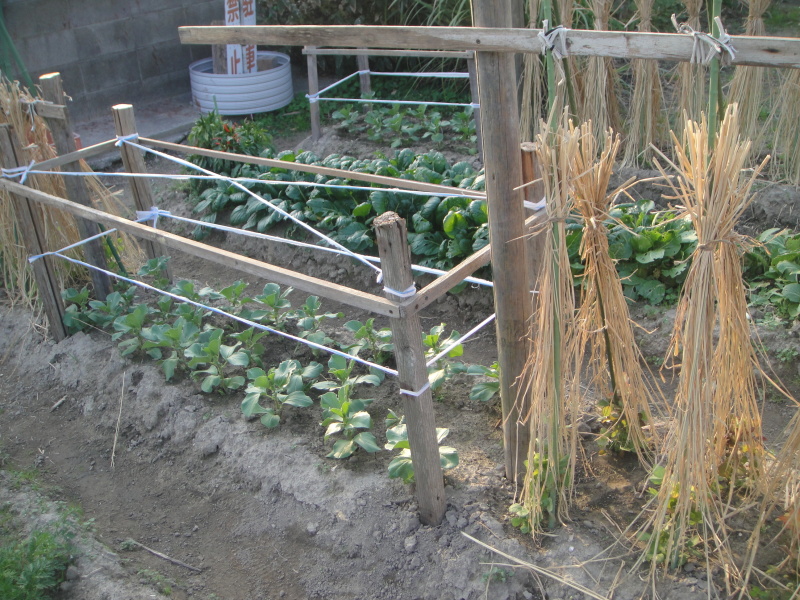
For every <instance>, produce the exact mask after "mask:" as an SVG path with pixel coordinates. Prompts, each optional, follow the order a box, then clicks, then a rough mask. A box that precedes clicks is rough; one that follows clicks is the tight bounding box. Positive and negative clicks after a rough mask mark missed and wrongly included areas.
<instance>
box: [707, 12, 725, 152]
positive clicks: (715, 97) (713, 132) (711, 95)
mask: <svg viewBox="0 0 800 600" xmlns="http://www.w3.org/2000/svg"><path fill="white" fill-rule="evenodd" d="M721 13H722V0H713V2H712V4H711V14H709V15H708V20H709V21H711V35H712V36H713V37H714V38H716V39H719V34H720V31H719V25H717V19H716V17H719V16H720V14H721ZM719 67H720V63H719V56H718V55H717V56H714V58H712V59H711V65H710V67H709V81H708V145H709V148H708V149H709V150H712V149H713V148H714V144H715V143H716V142H715V140H716V138H717V125H718V124H719V100H720V93H719Z"/></svg>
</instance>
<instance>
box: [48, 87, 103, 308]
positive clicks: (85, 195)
mask: <svg viewBox="0 0 800 600" xmlns="http://www.w3.org/2000/svg"><path fill="white" fill-rule="evenodd" d="M39 85H41V87H42V95H43V97H44V99H45V100H47V101H48V102H52V103H53V104H63V102H64V98H65V96H64V89H63V88H62V87H61V74H60V73H48V74H47V75H42V76H41V77H39ZM45 120H46V121H47V126H48V127H49V128H50V133H51V134H52V136H53V143H54V144H55V147H56V152H58V154H59V155H61V156H63V155H64V154H69V153H70V152H74V151H75V138H74V137H73V133H72V123H71V121H70V118H69V111H68V110H67V109H66V107H65V108H64V113H63V118H56V117H45ZM61 169H62V170H63V171H72V172H78V171H81V170H82V169H81V165H80V162H79V161H75V162H70V163H67V164H65V165H64V166H63V167H62V168H61ZM64 187H65V189H66V190H67V198H68V199H69V200H72V201H73V202H77V203H78V204H83V205H84V206H92V202H91V197H90V195H89V188H87V187H86V182H85V181H84V180H83V177H71V176H69V175H67V176H65V177H64ZM76 221H77V224H78V231H79V232H80V234H81V237H82V238H83V239H86V238H88V237H91V236H93V235H97V234H98V233H100V228H99V227H98V226H97V223H93V222H91V221H86V220H85V219H76ZM83 253H84V256H85V257H86V262H87V263H89V264H90V265H94V266H95V267H99V268H101V269H105V268H106V255H105V253H104V252H103V246H102V242H101V241H100V240H92V241H91V242H87V243H86V244H84V245H83ZM89 271H90V273H89V275H90V276H91V278H92V284H93V285H94V295H95V297H96V298H97V299H98V300H105V298H106V296H108V294H110V293H111V281H110V280H109V278H108V275H106V274H105V273H100V272H99V271H96V270H95V269H90V270H89Z"/></svg>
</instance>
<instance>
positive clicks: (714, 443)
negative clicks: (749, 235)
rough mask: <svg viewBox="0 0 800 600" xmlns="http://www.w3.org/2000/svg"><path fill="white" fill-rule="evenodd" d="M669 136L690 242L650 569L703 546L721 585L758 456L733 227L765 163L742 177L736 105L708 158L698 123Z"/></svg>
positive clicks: (744, 154) (730, 570) (732, 570)
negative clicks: (718, 568)
mask: <svg viewBox="0 0 800 600" xmlns="http://www.w3.org/2000/svg"><path fill="white" fill-rule="evenodd" d="M673 140H674V142H675V153H676V161H675V162H674V163H672V162H669V161H668V163H669V165H670V166H671V167H672V168H673V169H674V170H675V171H676V172H677V173H678V176H677V178H676V182H672V183H671V185H672V186H673V190H674V191H675V193H676V197H677V199H678V200H679V201H681V202H682V203H683V204H684V205H685V207H686V211H687V213H688V215H689V216H690V218H691V219H692V222H693V224H694V228H695V231H696V232H697V238H698V245H697V249H696V251H695V253H694V255H693V257H692V264H691V267H690V270H689V274H688V276H687V279H686V283H685V285H684V288H683V295H682V297H681V300H680V302H679V305H678V310H677V315H676V319H675V329H674V332H673V340H672V349H673V351H674V354H675V355H676V356H677V354H678V353H679V352H681V353H682V361H681V363H682V364H681V372H680V381H679V384H678V390H677V395H676V400H675V404H676V411H675V413H676V421H675V423H674V426H673V428H672V430H671V432H670V434H669V439H668V440H667V446H666V447H667V449H668V451H667V456H666V463H665V465H664V466H663V477H662V481H661V485H660V488H659V489H658V491H657V494H656V495H655V497H654V506H655V508H654V511H653V513H652V514H651V516H650V518H649V521H648V524H647V525H646V526H645V529H648V530H649V532H650V534H649V535H650V537H649V552H650V557H651V559H652V562H651V565H652V568H653V570H654V571H655V569H656V568H657V566H658V565H659V564H663V565H665V566H666V567H668V568H669V567H672V568H675V567H677V566H678V565H680V564H681V562H682V560H684V559H685V553H686V551H687V548H688V547H691V546H695V547H696V546H697V545H699V544H700V543H701V542H702V543H703V551H704V553H705V556H706V559H707V560H708V559H709V558H710V556H711V555H712V554H716V555H717V556H718V557H719V558H720V559H721V560H722V561H723V564H724V565H725V574H726V577H727V578H728V580H727V582H728V583H730V578H732V577H733V578H735V577H736V574H737V570H736V566H735V564H734V561H733V557H732V554H731V552H730V548H729V544H728V532H727V527H726V517H727V515H728V514H729V512H730V511H731V509H732V507H731V504H732V502H733V499H734V498H733V494H734V490H736V489H737V488H739V489H742V486H744V489H747V487H746V486H748V485H750V486H751V487H750V489H753V488H754V487H755V486H753V485H752V484H753V483H754V482H756V481H757V478H758V477H759V476H760V474H761V471H762V465H763V456H764V448H763V443H762V436H761V420H760V417H759V412H758V408H757V405H756V397H755V381H754V377H755V376H754V368H755V367H757V364H758V363H757V358H756V356H755V351H754V349H753V347H752V344H751V343H750V331H749V326H748V323H747V320H746V314H747V305H746V293H745V289H744V285H743V282H742V270H741V256H742V253H743V252H744V250H745V248H746V246H747V242H746V240H745V239H744V238H743V237H742V236H740V235H739V234H737V233H736V232H735V231H734V229H733V228H734V225H735V224H736V222H737V220H738V219H739V217H740V216H741V215H742V213H743V211H744V210H745V208H746V207H747V206H748V205H749V203H750V201H751V196H750V188H751V186H752V184H753V182H754V181H755V178H756V177H757V175H758V174H759V173H760V171H761V169H763V167H764V166H765V164H766V161H765V162H764V163H762V164H761V165H760V166H759V167H758V168H757V169H756V170H755V171H754V172H752V173H751V175H750V176H749V177H748V178H746V179H744V178H743V177H742V172H743V169H744V166H745V164H746V162H747V159H748V153H749V150H750V142H749V141H741V140H740V137H739V120H738V113H737V107H736V105H730V106H729V107H728V109H727V111H726V113H725V118H724V120H723V122H722V125H721V127H720V132H719V136H718V138H717V142H716V148H715V149H714V150H713V151H712V152H711V154H710V155H709V150H708V148H709V143H708V126H707V124H706V122H705V120H703V122H702V123H701V124H697V123H696V122H693V121H689V120H688V119H687V122H686V125H685V128H684V141H683V143H682V144H681V143H679V142H678V140H677V139H676V138H675V136H674V134H673ZM659 168H660V166H659ZM662 173H663V171H662ZM715 327H716V328H718V341H717V342H715V335H714V333H715V331H714V330H715ZM645 556H647V554H645ZM643 559H644V558H643Z"/></svg>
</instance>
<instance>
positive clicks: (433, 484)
mask: <svg viewBox="0 0 800 600" xmlns="http://www.w3.org/2000/svg"><path fill="white" fill-rule="evenodd" d="M373 226H374V228H375V236H376V238H377V241H378V253H379V254H380V257H381V264H382V265H383V279H384V284H385V285H386V288H385V290H386V296H387V298H389V299H390V300H391V299H392V298H395V297H396V298H397V299H398V300H400V299H401V296H396V295H395V294H393V293H392V291H391V290H397V291H400V292H403V291H405V290H407V289H411V288H413V287H414V279H413V277H412V275H411V252H410V251H409V248H408V241H407V233H406V222H405V220H403V219H401V218H400V217H399V216H398V215H397V214H396V213H393V212H387V213H384V214H382V215H380V216H379V217H376V218H375V221H374V222H373ZM390 326H391V328H392V340H393V342H394V356H395V360H396V361H397V371H398V373H399V378H400V388H401V390H408V391H411V392H415V393H416V392H420V391H422V390H424V391H422V393H420V394H419V395H418V396H416V395H411V394H403V399H404V401H403V405H404V412H405V417H406V425H407V427H408V442H409V445H410V447H411V462H412V464H413V465H414V480H415V482H416V486H417V500H418V502H419V520H420V521H421V522H422V523H423V524H425V525H434V526H435V525H438V524H439V523H441V521H442V517H444V510H445V506H446V505H445V496H444V478H443V475H442V466H441V463H440V459H439V445H438V443H437V441H436V418H435V415H434V412H433V398H432V395H431V390H430V387H428V368H427V366H426V365H425V352H424V350H423V347H422V327H421V325H420V322H419V315H418V314H417V313H412V314H409V315H406V316H405V317H404V318H392V319H390Z"/></svg>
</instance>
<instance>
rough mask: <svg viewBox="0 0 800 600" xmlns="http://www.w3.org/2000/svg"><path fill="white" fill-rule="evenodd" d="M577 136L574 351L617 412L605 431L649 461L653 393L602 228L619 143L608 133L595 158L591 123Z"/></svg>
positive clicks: (611, 133) (608, 207) (610, 201)
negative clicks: (578, 281) (579, 273)
mask: <svg viewBox="0 0 800 600" xmlns="http://www.w3.org/2000/svg"><path fill="white" fill-rule="evenodd" d="M579 136H580V150H579V152H578V153H577V156H576V157H575V159H574V160H575V162H574V163H573V169H574V172H575V174H574V175H573V176H572V178H571V190H572V195H573V197H574V203H575V207H576V209H577V212H578V213H579V214H580V215H581V217H582V218H583V222H584V226H583V241H582V246H581V257H582V258H583V263H584V265H585V270H584V276H583V282H582V298H581V306H580V309H579V310H578V316H577V318H576V328H577V333H576V337H575V341H576V342H577V343H578V346H579V347H578V349H577V352H578V353H579V355H582V354H583V353H584V352H585V350H586V348H588V350H589V369H590V370H591V371H592V373H591V381H592V383H593V384H594V387H595V389H597V390H599V391H600V393H601V394H602V396H603V398H604V399H607V400H608V402H609V408H610V409H611V410H613V411H614V413H617V412H618V413H619V414H618V417H617V421H616V423H614V424H613V425H612V426H611V427H609V429H615V430H617V431H618V432H619V434H620V436H619V437H618V440H619V441H621V442H622V443H623V445H624V446H627V447H630V448H632V449H633V450H634V451H635V452H636V454H637V455H638V456H639V458H640V459H641V460H642V461H643V462H649V459H650V455H651V448H650V443H649V442H650V440H648V438H647V436H646V435H645V433H644V430H643V429H642V426H643V425H644V424H646V423H651V422H652V417H651V413H650V405H651V404H653V401H654V400H655V395H656V392H655V391H654V390H653V389H652V388H651V387H650V386H649V385H648V384H647V383H646V381H645V378H644V374H643V372H642V366H641V365H642V360H641V359H642V356H641V353H640V352H639V349H638V346H637V345H636V341H635V340H634V336H633V328H632V324H631V320H630V316H629V314H628V304H627V302H626V300H625V295H624V293H623V291H622V283H621V282H620V279H619V275H618V274H617V270H616V268H615V266H614V261H613V260H612V259H611V256H610V255H609V253H608V230H607V229H606V227H605V225H604V221H605V220H606V219H608V212H609V210H610V208H611V203H612V201H613V199H614V198H615V197H616V196H617V194H618V193H619V191H620V190H617V191H615V192H614V193H612V194H607V190H608V182H609V179H610V178H611V174H612V172H613V168H614V161H615V160H616V157H617V153H618V152H619V146H620V139H619V136H616V137H615V136H614V135H613V132H611V131H609V132H607V134H606V139H605V145H604V150H603V151H602V153H601V154H600V156H599V158H598V157H597V156H598V150H597V143H596V140H595V137H594V134H593V133H592V127H591V124H590V123H584V124H583V125H581V127H580V132H579ZM605 365H607V368H605Z"/></svg>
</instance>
